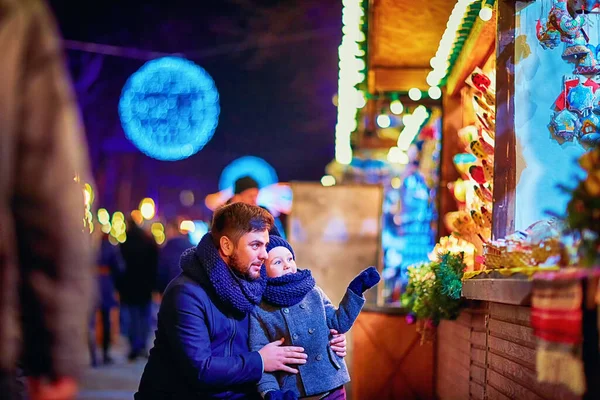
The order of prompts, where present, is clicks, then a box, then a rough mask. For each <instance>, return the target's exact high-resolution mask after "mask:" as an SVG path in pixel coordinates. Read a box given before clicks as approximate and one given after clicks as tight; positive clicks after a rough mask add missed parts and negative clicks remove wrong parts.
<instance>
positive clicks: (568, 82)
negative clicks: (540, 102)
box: [554, 76, 579, 111]
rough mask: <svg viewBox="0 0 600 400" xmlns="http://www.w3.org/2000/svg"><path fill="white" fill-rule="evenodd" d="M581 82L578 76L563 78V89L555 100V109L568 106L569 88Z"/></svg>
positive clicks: (559, 109) (560, 109)
mask: <svg viewBox="0 0 600 400" xmlns="http://www.w3.org/2000/svg"><path fill="white" fill-rule="evenodd" d="M578 84H579V77H578V76H565V77H564V78H563V90H562V92H560V94H559V95H558V98H557V99H556V101H555V102H554V109H555V110H556V111H562V110H564V109H565V108H567V93H568V92H569V90H571V89H572V88H574V87H575V86H577V85H578Z"/></svg>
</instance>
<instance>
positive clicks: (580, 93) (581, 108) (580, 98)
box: [567, 83, 594, 115]
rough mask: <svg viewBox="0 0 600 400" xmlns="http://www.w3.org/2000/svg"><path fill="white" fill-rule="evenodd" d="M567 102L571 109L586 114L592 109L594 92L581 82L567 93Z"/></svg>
mask: <svg viewBox="0 0 600 400" xmlns="http://www.w3.org/2000/svg"><path fill="white" fill-rule="evenodd" d="M567 102H568V105H569V107H568V108H569V110H571V111H575V112H577V113H579V115H586V114H587V113H588V112H589V111H591V110H592V107H593V104H594V93H593V92H592V88H591V87H589V86H584V85H582V84H581V83H579V84H578V85H577V86H575V87H574V88H572V89H570V90H569V92H568V93H567Z"/></svg>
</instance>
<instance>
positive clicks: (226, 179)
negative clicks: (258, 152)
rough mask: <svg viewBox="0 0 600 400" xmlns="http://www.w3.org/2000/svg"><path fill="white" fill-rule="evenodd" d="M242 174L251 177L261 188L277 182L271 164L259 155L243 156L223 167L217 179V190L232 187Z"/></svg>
mask: <svg viewBox="0 0 600 400" xmlns="http://www.w3.org/2000/svg"><path fill="white" fill-rule="evenodd" d="M244 176H250V177H252V178H253V179H254V180H255V181H256V182H257V183H258V185H259V186H260V187H261V188H264V187H265V186H269V185H272V184H274V183H277V182H278V178H277V173H276V172H275V169H274V168H273V167H272V166H271V164H269V163H268V162H266V161H265V160H263V159H262V158H259V157H254V156H244V157H241V158H238V159H237V160H233V161H232V162H231V163H230V164H229V165H228V166H226V167H225V169H224V170H223V172H222V173H221V178H220V179H219V190H225V189H229V188H233V186H234V184H235V181H236V180H238V179H239V178H241V177H244Z"/></svg>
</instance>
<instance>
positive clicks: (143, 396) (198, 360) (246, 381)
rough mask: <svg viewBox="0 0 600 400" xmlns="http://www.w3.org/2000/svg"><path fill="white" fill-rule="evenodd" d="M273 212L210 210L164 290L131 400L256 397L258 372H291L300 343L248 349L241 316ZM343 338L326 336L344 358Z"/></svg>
mask: <svg viewBox="0 0 600 400" xmlns="http://www.w3.org/2000/svg"><path fill="white" fill-rule="evenodd" d="M272 225H273V217H272V216H271V214H269V213H268V212H267V211H265V210H264V209H262V208H260V207H256V206H250V205H247V204H244V203H239V202H238V203H234V204H229V205H225V206H223V207H220V208H218V209H217V210H216V211H215V213H214V216H213V221H212V229H211V231H210V232H208V233H207V234H206V235H204V237H203V238H202V239H201V240H200V243H198V245H197V246H196V247H193V248H191V249H188V250H186V251H185V252H184V254H183V256H182V257H181V267H182V270H183V271H182V272H181V274H179V276H177V278H175V279H174V280H173V281H171V283H169V285H168V286H167V289H166V290H165V293H164V297H163V301H162V303H161V305H160V311H159V314H158V329H157V332H156V339H155V340H154V347H153V348H152V350H150V358H149V360H148V363H147V364H146V367H145V369H144V373H143V375H142V378H141V381H140V386H139V389H138V392H137V393H136V394H135V399H136V400H147V399H161V400H162V399H177V400H187V399H196V398H202V399H225V398H226V399H260V395H259V394H258V392H257V389H256V386H255V385H256V383H257V382H258V381H259V379H260V378H261V376H262V373H263V372H264V371H266V372H274V371H287V372H290V373H297V372H298V371H297V369H294V368H292V367H291V366H290V365H292V366H293V365H301V364H304V363H305V362H306V355H305V354H304V353H303V349H302V348H299V347H293V346H281V345H282V344H283V339H281V340H277V341H274V342H272V343H269V344H267V345H265V346H264V347H263V348H261V349H260V350H258V351H253V352H251V351H250V349H249V347H248V339H249V338H248V331H249V318H248V314H249V313H250V312H251V311H252V310H253V308H254V307H255V306H256V305H258V304H259V303H260V301H261V298H262V294H263V291H264V288H265V284H266V281H265V279H262V278H261V277H260V269H261V266H262V264H263V262H264V261H265V260H266V259H267V253H266V250H265V249H266V245H267V243H268V241H269V235H268V231H269V229H270V228H271V226H272ZM345 340H346V339H345V336H343V335H341V336H337V337H335V338H334V339H333V340H332V341H331V346H332V349H333V350H335V351H336V352H339V354H338V355H340V356H344V355H345V351H346V344H345Z"/></svg>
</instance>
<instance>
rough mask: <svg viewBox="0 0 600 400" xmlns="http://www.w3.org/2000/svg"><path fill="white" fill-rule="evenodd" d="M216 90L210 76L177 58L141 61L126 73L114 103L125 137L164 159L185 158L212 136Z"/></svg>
mask: <svg viewBox="0 0 600 400" xmlns="http://www.w3.org/2000/svg"><path fill="white" fill-rule="evenodd" d="M219 112H220V107H219V93H218V91H217V88H216V87H215V83H214V81H213V80H212V78H211V77H210V75H209V74H208V73H207V72H206V71H205V70H204V69H203V68H202V67H200V66H198V65H196V64H194V63H193V62H191V61H189V60H186V59H184V58H180V57H162V58H158V59H155V60H152V61H149V62H147V63H146V64H144V65H143V66H142V67H141V68H140V69H139V70H138V71H137V72H135V73H134V74H133V75H131V76H130V77H129V79H128V80H127V82H126V83H125V86H124V87H123V91H122V93H121V99H120V101H119V116H120V118H121V124H122V126H123V130H124V131H125V135H126V136H127V138H128V139H129V140H130V141H131V142H132V143H133V144H135V146H136V147H137V148H138V149H140V150H141V151H142V152H143V153H145V154H146V155H148V156H150V157H152V158H155V159H158V160H163V161H175V160H181V159H184V158H187V157H189V156H191V155H193V154H195V153H197V152H198V151H199V150H201V149H202V148H203V147H204V145H206V143H207V142H208V141H209V140H210V139H211V138H212V136H213V134H214V132H215V129H216V128H217V124H218V119H219Z"/></svg>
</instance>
